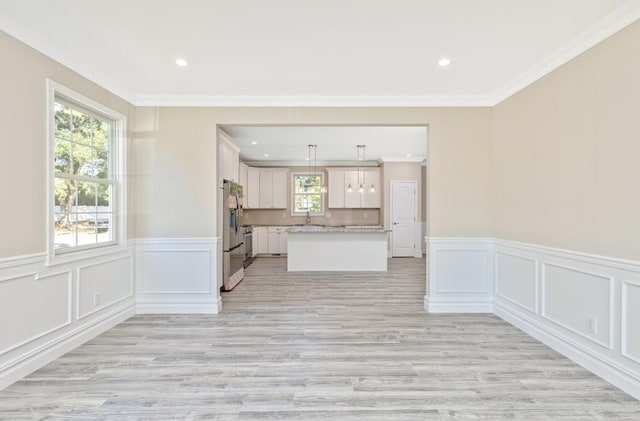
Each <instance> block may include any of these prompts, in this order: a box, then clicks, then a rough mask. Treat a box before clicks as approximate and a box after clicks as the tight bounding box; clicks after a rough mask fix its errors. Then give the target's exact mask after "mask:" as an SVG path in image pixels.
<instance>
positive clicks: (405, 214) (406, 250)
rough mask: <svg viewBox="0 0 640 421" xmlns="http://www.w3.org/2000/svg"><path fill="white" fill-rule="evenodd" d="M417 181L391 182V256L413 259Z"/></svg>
mask: <svg viewBox="0 0 640 421" xmlns="http://www.w3.org/2000/svg"><path fill="white" fill-rule="evenodd" d="M417 189H418V182H417V181H393V180H392V181H391V203H390V208H391V214H390V223H391V256H392V257H413V256H414V255H415V248H416V236H415V224H416V214H417V202H416V197H417Z"/></svg>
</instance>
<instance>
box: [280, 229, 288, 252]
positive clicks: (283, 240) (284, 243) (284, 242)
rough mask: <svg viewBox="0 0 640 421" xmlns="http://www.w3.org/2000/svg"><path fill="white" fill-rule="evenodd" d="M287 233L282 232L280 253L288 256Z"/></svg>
mask: <svg viewBox="0 0 640 421" xmlns="http://www.w3.org/2000/svg"><path fill="white" fill-rule="evenodd" d="M287 237H288V233H287V231H284V230H283V231H282V232H280V253H282V254H287Z"/></svg>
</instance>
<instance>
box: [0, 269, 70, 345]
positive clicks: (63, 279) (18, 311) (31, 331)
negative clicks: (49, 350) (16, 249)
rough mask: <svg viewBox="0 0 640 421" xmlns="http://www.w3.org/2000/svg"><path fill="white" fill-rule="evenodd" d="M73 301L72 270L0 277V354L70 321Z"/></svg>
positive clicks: (61, 326)
mask: <svg viewBox="0 0 640 421" xmlns="http://www.w3.org/2000/svg"><path fill="white" fill-rule="evenodd" d="M26 297H28V299H26ZM70 300H71V271H66V272H61V273H55V274H51V275H47V276H38V274H37V273H30V274H25V275H22V276H15V277H10V278H5V279H0V323H2V329H1V331H2V334H1V335H0V355H2V354H6V353H7V352H9V351H11V350H13V349H15V348H17V347H20V346H22V345H24V344H26V343H29V342H32V341H34V340H35V339H38V338H40V337H43V336H45V335H47V334H48V333H51V332H53V331H55V330H58V329H60V328H63V327H65V326H67V325H69V324H71V310H72V308H71V302H70ZM24 315H27V316H26V317H25V316H24ZM33 315H38V316H37V317H33Z"/></svg>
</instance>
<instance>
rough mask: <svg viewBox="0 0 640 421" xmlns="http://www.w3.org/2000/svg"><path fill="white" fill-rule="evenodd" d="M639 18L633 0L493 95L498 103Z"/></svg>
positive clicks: (639, 6) (636, 0) (638, 4)
mask: <svg viewBox="0 0 640 421" xmlns="http://www.w3.org/2000/svg"><path fill="white" fill-rule="evenodd" d="M638 19H640V1H639V0H630V1H629V2H627V3H625V4H624V5H622V6H620V7H619V8H618V9H616V10H615V11H614V12H613V13H611V14H609V15H607V16H606V17H604V18H603V19H602V20H600V21H599V22H597V23H596V24H595V25H593V26H591V27H589V28H588V29H587V30H585V31H584V32H582V33H580V34H579V35H578V36H576V37H575V38H573V39H572V40H571V41H569V42H568V43H566V44H565V45H563V46H562V47H560V48H559V49H557V50H556V51H555V52H554V53H552V54H550V55H549V56H547V57H546V58H544V59H543V60H541V61H539V62H538V63H537V64H536V65H534V66H533V67H532V68H530V69H529V70H527V71H525V72H524V73H522V74H521V75H520V76H518V77H516V78H515V79H513V80H511V81H510V82H509V83H507V84H506V85H504V86H503V87H502V88H500V89H498V90H497V91H495V92H494V93H493V95H491V97H492V98H493V101H492V102H493V104H492V105H497V104H499V103H500V102H502V101H504V100H505V99H507V98H509V97H510V96H511V95H513V94H515V93H516V92H518V91H520V90H522V89H524V88H525V87H527V86H528V85H530V84H531V83H533V82H535V81H536V80H538V79H541V78H542V77H544V76H546V75H547V74H549V73H551V72H552V71H553V70H555V69H557V68H558V67H560V66H562V65H563V64H565V63H566V62H568V61H569V60H571V59H573V58H575V57H577V56H579V55H580V54H582V53H584V52H585V51H587V50H588V49H589V48H591V47H593V46H594V45H596V44H598V43H600V42H602V41H604V40H605V39H606V38H608V37H610V36H611V35H613V34H615V33H616V32H618V31H620V30H621V29H623V28H625V27H626V26H628V25H630V24H632V23H633V22H635V21H636V20H638Z"/></svg>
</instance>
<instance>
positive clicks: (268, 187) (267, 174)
mask: <svg viewBox="0 0 640 421" xmlns="http://www.w3.org/2000/svg"><path fill="white" fill-rule="evenodd" d="M272 175H273V173H272V172H271V171H260V189H259V193H258V194H259V196H260V206H258V207H259V208H262V209H271V208H272V207H273V178H272Z"/></svg>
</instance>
